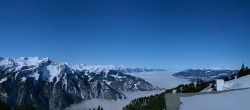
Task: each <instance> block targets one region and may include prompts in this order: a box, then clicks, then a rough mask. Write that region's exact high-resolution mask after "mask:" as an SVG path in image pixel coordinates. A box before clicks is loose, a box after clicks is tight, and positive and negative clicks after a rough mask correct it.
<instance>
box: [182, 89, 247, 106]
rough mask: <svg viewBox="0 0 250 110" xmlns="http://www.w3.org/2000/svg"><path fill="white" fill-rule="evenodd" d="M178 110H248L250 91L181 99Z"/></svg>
mask: <svg viewBox="0 0 250 110" xmlns="http://www.w3.org/2000/svg"><path fill="white" fill-rule="evenodd" d="M180 99H181V102H182V104H181V106H180V110H249V109H250V105H249V104H250V103H249V102H250V89H246V90H237V91H231V92H225V93H219V94H207V95H196V96H191V97H181V98H180Z"/></svg>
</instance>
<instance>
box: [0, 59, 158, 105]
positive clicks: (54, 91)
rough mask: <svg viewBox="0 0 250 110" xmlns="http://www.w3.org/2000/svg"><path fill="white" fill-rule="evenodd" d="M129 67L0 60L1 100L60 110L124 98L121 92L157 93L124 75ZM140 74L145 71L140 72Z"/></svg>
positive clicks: (141, 82)
mask: <svg viewBox="0 0 250 110" xmlns="http://www.w3.org/2000/svg"><path fill="white" fill-rule="evenodd" d="M127 69H128V68H118V67H115V66H110V65H109V66H89V65H74V66H69V65H68V64H66V63H62V64H56V63H55V62H53V61H52V60H51V59H49V58H39V57H21V58H19V59H10V58H0V100H1V101H4V102H6V103H8V104H10V105H11V106H12V107H15V106H21V107H22V106H23V107H25V106H27V105H32V106H35V107H36V108H37V109H41V110H42V109H50V110H57V109H58V110H59V109H63V108H65V107H67V106H69V105H70V104H73V103H78V102H80V101H82V100H88V99H91V98H102V99H110V100H117V99H125V98H126V96H125V95H123V94H122V93H120V91H148V90H156V89H159V88H158V87H155V86H153V85H152V84H150V83H148V82H147V81H145V80H143V79H141V78H137V77H134V76H131V75H127V74H123V73H122V72H126V71H127ZM141 71H144V70H143V69H141Z"/></svg>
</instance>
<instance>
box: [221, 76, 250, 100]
mask: <svg viewBox="0 0 250 110" xmlns="http://www.w3.org/2000/svg"><path fill="white" fill-rule="evenodd" d="M224 86H225V87H226V88H229V89H240V88H248V87H250V75H247V76H244V77H240V78H238V79H234V80H230V81H227V82H225V85H224ZM249 98H250V97H249Z"/></svg>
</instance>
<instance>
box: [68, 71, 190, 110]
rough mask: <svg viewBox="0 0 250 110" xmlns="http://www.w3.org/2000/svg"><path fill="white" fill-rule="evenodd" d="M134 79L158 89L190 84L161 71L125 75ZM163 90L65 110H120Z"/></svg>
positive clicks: (74, 106) (97, 101)
mask: <svg viewBox="0 0 250 110" xmlns="http://www.w3.org/2000/svg"><path fill="white" fill-rule="evenodd" d="M126 74H130V75H133V76H136V77H140V78H143V79H144V80H146V81H148V82H150V83H152V84H153V85H155V86H158V87H160V88H165V89H170V88H173V87H176V86H177V85H179V84H186V83H190V82H189V81H188V80H185V79H179V78H175V77H173V76H172V74H173V72H168V71H161V72H141V73H126ZM163 91H164V90H157V91H143V92H122V93H123V94H124V95H126V97H127V99H125V100H117V101H112V100H105V99H91V100H88V101H84V102H81V103H79V104H73V105H71V106H70V107H68V108H66V110H88V109H89V108H97V107H98V105H100V106H102V107H103V108H104V110H122V108H123V107H124V106H126V105H127V104H129V103H130V102H131V101H132V100H133V99H135V98H139V97H144V96H150V95H154V94H158V93H161V92H163Z"/></svg>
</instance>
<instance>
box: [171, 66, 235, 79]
mask: <svg viewBox="0 0 250 110" xmlns="http://www.w3.org/2000/svg"><path fill="white" fill-rule="evenodd" d="M238 71H239V70H233V69H229V68H206V69H187V70H184V71H181V72H177V73H175V74H173V76H174V77H178V78H185V79H189V80H192V81H196V80H200V79H202V80H204V81H210V80H214V79H217V78H220V77H226V76H230V75H232V74H236V73H237V72H238Z"/></svg>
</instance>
